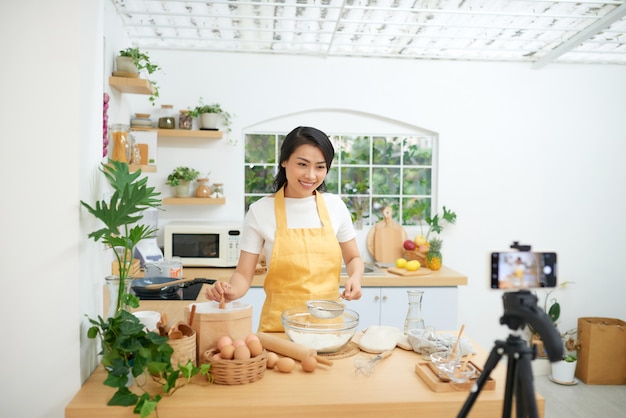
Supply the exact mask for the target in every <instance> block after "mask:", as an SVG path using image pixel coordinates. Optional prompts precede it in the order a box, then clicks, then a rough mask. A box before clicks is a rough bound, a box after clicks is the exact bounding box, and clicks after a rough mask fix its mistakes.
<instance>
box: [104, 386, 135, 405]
mask: <svg viewBox="0 0 626 418" xmlns="http://www.w3.org/2000/svg"><path fill="white" fill-rule="evenodd" d="M138 399H139V397H138V396H137V395H135V394H134V393H132V392H131V391H130V390H128V388H127V387H126V386H124V387H121V388H119V389H118V390H117V392H115V394H113V397H112V398H111V400H109V402H108V403H107V405H110V406H113V405H115V406H131V405H135V404H136V403H137V400H138Z"/></svg>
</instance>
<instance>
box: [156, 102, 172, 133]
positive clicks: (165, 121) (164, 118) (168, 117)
mask: <svg viewBox="0 0 626 418" xmlns="http://www.w3.org/2000/svg"><path fill="white" fill-rule="evenodd" d="M173 107H174V106H172V105H161V111H160V112H159V129H174V128H176V118H175V117H174V113H173V111H172V108H173Z"/></svg>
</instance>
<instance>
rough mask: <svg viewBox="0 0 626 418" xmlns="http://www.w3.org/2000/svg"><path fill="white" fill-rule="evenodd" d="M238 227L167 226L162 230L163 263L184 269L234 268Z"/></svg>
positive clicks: (185, 224)
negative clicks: (174, 259) (174, 260)
mask: <svg viewBox="0 0 626 418" xmlns="http://www.w3.org/2000/svg"><path fill="white" fill-rule="evenodd" d="M240 236H241V226H240V225H238V224H235V223H210V222H170V223H168V224H166V225H165V228H164V229H163V253H164V257H165V258H166V259H170V258H172V257H180V260H181V261H182V263H183V266H186V267H236V266H237V262H238V261H239V238H240Z"/></svg>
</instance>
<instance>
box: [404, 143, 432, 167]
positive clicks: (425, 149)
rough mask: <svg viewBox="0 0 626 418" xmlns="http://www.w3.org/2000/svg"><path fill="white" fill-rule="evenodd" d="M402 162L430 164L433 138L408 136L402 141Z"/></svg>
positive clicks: (407, 163) (405, 163)
mask: <svg viewBox="0 0 626 418" xmlns="http://www.w3.org/2000/svg"><path fill="white" fill-rule="evenodd" d="M402 158H403V160H404V161H403V164H404V165H405V166H407V165H432V162H433V140H432V138H431V137H410V138H406V139H405V141H404V155H403V157H402Z"/></svg>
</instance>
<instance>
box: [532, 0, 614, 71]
mask: <svg viewBox="0 0 626 418" xmlns="http://www.w3.org/2000/svg"><path fill="white" fill-rule="evenodd" d="M624 16H626V3H622V5H621V6H619V7H617V8H615V9H614V10H613V11H612V12H611V13H607V14H606V15H605V16H604V17H603V18H602V19H599V20H598V21H597V22H595V23H593V24H591V25H589V26H588V27H587V28H585V29H584V30H582V31H580V32H578V33H577V34H576V36H573V37H571V38H570V39H568V40H567V41H565V42H563V43H562V44H561V45H559V46H558V47H556V48H554V49H553V50H552V51H551V52H550V53H549V54H547V55H546V56H544V57H542V58H540V59H538V60H537V61H535V63H534V64H533V68H534V69H536V70H538V69H540V68H543V67H545V66H546V65H548V64H550V63H552V62H554V61H556V60H557V59H558V58H559V57H560V56H562V55H564V54H566V53H568V52H570V51H571V50H572V48H576V47H577V46H579V45H580V44H582V43H583V42H585V41H586V40H588V39H589V38H591V37H592V36H594V35H597V34H598V33H599V32H601V31H602V30H604V29H606V28H607V27H609V26H611V25H612V24H613V23H615V22H616V21H618V20H620V19H621V18H623V17H624Z"/></svg>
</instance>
